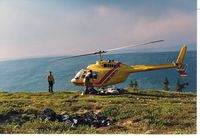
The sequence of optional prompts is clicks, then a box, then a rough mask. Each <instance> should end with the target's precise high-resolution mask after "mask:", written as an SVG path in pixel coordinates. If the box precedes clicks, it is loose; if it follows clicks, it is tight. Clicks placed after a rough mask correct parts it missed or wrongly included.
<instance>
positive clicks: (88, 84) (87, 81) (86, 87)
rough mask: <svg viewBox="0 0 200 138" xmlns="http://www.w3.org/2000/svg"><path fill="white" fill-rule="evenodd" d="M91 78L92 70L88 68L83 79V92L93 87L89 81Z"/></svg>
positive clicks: (87, 91)
mask: <svg viewBox="0 0 200 138" xmlns="http://www.w3.org/2000/svg"><path fill="white" fill-rule="evenodd" d="M92 79H93V76H92V70H90V71H89V72H88V73H87V74H86V76H85V79H84V84H85V91H84V94H89V92H90V89H91V88H92V87H93V86H92V82H91V80H92Z"/></svg>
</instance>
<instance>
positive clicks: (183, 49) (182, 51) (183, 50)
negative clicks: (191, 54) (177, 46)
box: [176, 45, 187, 64]
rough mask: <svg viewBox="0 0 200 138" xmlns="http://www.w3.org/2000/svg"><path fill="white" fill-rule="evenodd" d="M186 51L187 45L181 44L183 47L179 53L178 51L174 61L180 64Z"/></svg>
mask: <svg viewBox="0 0 200 138" xmlns="http://www.w3.org/2000/svg"><path fill="white" fill-rule="evenodd" d="M186 51H187V46H186V45H183V47H182V48H181V51H180V53H179V55H178V58H177V60H176V63H177V64H182V63H183V60H184V57H185V54H186Z"/></svg>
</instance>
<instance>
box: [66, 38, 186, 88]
mask: <svg viewBox="0 0 200 138" xmlns="http://www.w3.org/2000/svg"><path fill="white" fill-rule="evenodd" d="M162 41H164V40H158V41H152V42H148V43H143V44H138V45H129V46H125V47H119V48H115V49H110V50H106V51H98V52H94V53H89V54H83V55H78V56H72V57H67V58H62V59H68V58H74V57H81V56H88V55H93V54H99V55H100V60H99V61H96V64H91V65H89V66H88V67H87V68H86V69H81V70H80V71H79V72H78V73H77V74H76V75H75V77H74V78H73V79H72V80H71V82H72V83H74V84H75V85H78V86H84V79H85V77H86V74H87V73H88V72H89V71H90V70H92V75H93V79H92V82H91V83H92V85H93V86H94V87H104V86H109V85H113V84H117V83H121V82H124V81H125V80H126V79H127V77H128V75H129V74H130V73H137V72H144V71H151V70H160V69H169V68H176V69H177V71H178V72H179V74H180V76H182V77H185V76H187V74H186V72H185V67H186V64H183V60H184V57H185V54H186V51H187V47H186V45H184V46H183V47H182V49H181V50H180V53H179V55H178V58H177V60H176V62H174V63H169V64H158V65H134V66H129V65H126V64H123V63H121V62H119V61H114V60H103V59H102V54H103V53H107V52H110V51H114V50H119V49H124V48H129V47H136V46H141V45H149V44H152V43H157V42H162Z"/></svg>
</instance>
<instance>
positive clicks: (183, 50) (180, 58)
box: [128, 46, 187, 77]
mask: <svg viewBox="0 0 200 138" xmlns="http://www.w3.org/2000/svg"><path fill="white" fill-rule="evenodd" d="M186 51H187V47H186V46H184V47H182V48H181V50H180V53H179V56H178V58H177V60H176V62H175V63H170V64H158V65H135V66H131V69H130V70H129V71H128V72H129V73H136V72H144V71H151V70H160V69H168V68H176V69H177V71H178V73H179V74H180V76H181V77H185V76H187V74H186V72H185V67H186V64H183V60H184V57H185V55H186Z"/></svg>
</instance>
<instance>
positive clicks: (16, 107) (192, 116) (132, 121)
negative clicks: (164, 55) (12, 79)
mask: <svg viewBox="0 0 200 138" xmlns="http://www.w3.org/2000/svg"><path fill="white" fill-rule="evenodd" d="M196 116H197V113H196V94H194V93H186V92H182V93H177V92H164V91H134V90H131V89H129V90H128V92H127V93H124V94H118V95H84V96H81V95H80V93H78V92H56V93H54V94H51V93H47V92H35V93H28V92H27V93H25V92H23V93H22V92H18V93H12V92H0V133H3V134H11V133H23V134H24V133H25V134H40V133H45V134H52V133H56V134H86V133H89V134H91V133H92V134H102V133H103V134H124V133H125V134H127V133H131V134H149V133H150V134H195V133H196Z"/></svg>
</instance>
